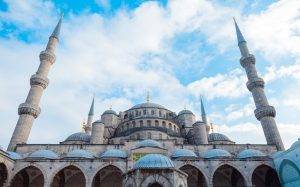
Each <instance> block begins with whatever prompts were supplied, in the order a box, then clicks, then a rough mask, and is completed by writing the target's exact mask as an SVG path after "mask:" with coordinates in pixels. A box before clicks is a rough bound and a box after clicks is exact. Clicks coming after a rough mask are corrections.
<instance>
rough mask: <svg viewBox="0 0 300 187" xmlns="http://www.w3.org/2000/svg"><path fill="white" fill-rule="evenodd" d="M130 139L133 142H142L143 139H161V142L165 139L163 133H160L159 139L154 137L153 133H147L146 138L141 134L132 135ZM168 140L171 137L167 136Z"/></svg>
mask: <svg viewBox="0 0 300 187" xmlns="http://www.w3.org/2000/svg"><path fill="white" fill-rule="evenodd" d="M155 134H157V133H155ZM129 138H130V139H131V140H141V139H144V138H147V139H160V140H162V139H163V135H162V133H158V134H157V137H156V135H155V137H154V135H153V134H152V133H151V132H147V134H146V136H145V137H142V135H141V134H140V133H136V134H133V135H130V137H129ZM168 138H169V137H168V136H167V139H168Z"/></svg>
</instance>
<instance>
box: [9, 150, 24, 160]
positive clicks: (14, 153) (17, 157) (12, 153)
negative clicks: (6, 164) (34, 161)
mask: <svg viewBox="0 0 300 187" xmlns="http://www.w3.org/2000/svg"><path fill="white" fill-rule="evenodd" d="M6 153H8V156H9V157H10V158H12V159H13V160H17V159H22V156H21V155H20V154H19V153H16V152H12V151H7V152H6Z"/></svg>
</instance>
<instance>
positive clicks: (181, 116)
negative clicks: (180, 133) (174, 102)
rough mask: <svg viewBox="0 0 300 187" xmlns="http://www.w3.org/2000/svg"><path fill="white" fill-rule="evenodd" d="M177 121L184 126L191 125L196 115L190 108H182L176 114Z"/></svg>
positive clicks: (188, 126)
mask: <svg viewBox="0 0 300 187" xmlns="http://www.w3.org/2000/svg"><path fill="white" fill-rule="evenodd" d="M177 119H178V122H179V123H180V124H181V125H184V127H185V128H191V127H193V124H194V123H195V122H196V117H195V115H194V114H193V112H191V111H190V110H187V109H184V110H182V111H180V112H179V113H178V115H177Z"/></svg>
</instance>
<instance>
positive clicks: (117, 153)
mask: <svg viewBox="0 0 300 187" xmlns="http://www.w3.org/2000/svg"><path fill="white" fill-rule="evenodd" d="M100 158H127V154H126V152H125V151H123V150H120V149H109V150H106V151H105V152H104V153H102V154H101V155H100Z"/></svg>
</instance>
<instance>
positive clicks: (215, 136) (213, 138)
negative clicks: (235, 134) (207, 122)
mask: <svg viewBox="0 0 300 187" xmlns="http://www.w3.org/2000/svg"><path fill="white" fill-rule="evenodd" d="M208 141H209V142H213V141H230V142H231V140H230V139H229V138H228V137H227V136H225V135H224V134H221V133H210V134H209V135H208Z"/></svg>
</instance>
